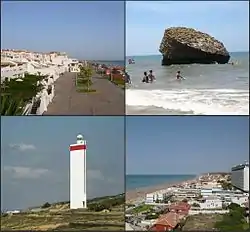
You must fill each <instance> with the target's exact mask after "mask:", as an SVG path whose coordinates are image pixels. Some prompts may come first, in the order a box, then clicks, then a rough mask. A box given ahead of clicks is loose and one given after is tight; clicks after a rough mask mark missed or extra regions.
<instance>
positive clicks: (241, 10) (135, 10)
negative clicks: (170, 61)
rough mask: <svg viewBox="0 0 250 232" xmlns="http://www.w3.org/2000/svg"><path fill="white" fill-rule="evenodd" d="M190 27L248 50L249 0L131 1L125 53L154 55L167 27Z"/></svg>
mask: <svg viewBox="0 0 250 232" xmlns="http://www.w3.org/2000/svg"><path fill="white" fill-rule="evenodd" d="M176 26H184V27H191V28H194V29H197V30H200V31H202V32H205V33H208V34H210V35H212V36H213V37H215V38H216V39H218V40H220V41H222V42H223V43H224V45H225V47H226V48H227V50H228V51H229V52H241V51H249V2H248V1H165V2H164V1H129V2H127V4H126V55H127V56H131V55H154V54H160V53H159V51H158V50H159V46H160V43H161V40H162V37H163V34H164V30H165V29H166V28H169V27H176Z"/></svg>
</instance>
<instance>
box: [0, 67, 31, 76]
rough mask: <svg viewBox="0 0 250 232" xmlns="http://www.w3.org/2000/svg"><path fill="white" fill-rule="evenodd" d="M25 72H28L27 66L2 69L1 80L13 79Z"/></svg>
mask: <svg viewBox="0 0 250 232" xmlns="http://www.w3.org/2000/svg"><path fill="white" fill-rule="evenodd" d="M25 72H27V67H26V65H22V66H15V67H6V68H1V78H5V77H12V76H14V75H18V74H22V73H25Z"/></svg>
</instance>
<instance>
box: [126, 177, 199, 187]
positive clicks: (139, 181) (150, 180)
mask: <svg viewBox="0 0 250 232" xmlns="http://www.w3.org/2000/svg"><path fill="white" fill-rule="evenodd" d="M196 177H197V176H196V175H126V191H129V190H135V189H137V188H144V187H154V186H158V185H161V184H171V183H178V182H182V181H186V180H191V179H194V178H196Z"/></svg>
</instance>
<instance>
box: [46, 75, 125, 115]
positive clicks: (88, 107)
mask: <svg viewBox="0 0 250 232" xmlns="http://www.w3.org/2000/svg"><path fill="white" fill-rule="evenodd" d="M75 78H76V73H65V74H64V75H63V76H61V77H60V78H59V79H58V80H57V81H56V83H55V97H54V98H53V101H52V103H51V104H49V106H48V111H47V112H45V113H44V115H124V114H125V94H124V90H123V89H121V88H119V87H117V86H115V85H114V84H113V83H111V82H110V81H108V80H106V79H103V78H102V77H98V76H96V77H93V79H92V80H93V85H92V88H93V89H95V90H96V92H95V93H80V92H77V90H76V86H75Z"/></svg>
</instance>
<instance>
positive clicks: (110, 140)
mask: <svg viewBox="0 0 250 232" xmlns="http://www.w3.org/2000/svg"><path fill="white" fill-rule="evenodd" d="M117 132H119V133H117ZM79 133H81V134H82V135H83V136H84V137H85V139H86V140H87V148H88V150H87V197H88V198H92V197H98V196H106V195H113V194H120V193H123V192H124V165H125V164H124V160H125V157H124V119H123V117H111V116H110V117H109V116H107V117H98V116H91V117H88V116H82V117H74V116H70V117H64V116H59V117H57V116H54V117H26V116H25V117H1V161H2V162H1V198H2V199H1V200H2V202H1V203H2V204H1V208H2V209H3V210H6V209H24V208H27V207H33V206H39V205H42V204H44V203H45V202H50V203H53V202H58V201H67V200H69V145H70V144H74V143H76V136H77V135H78V134H79Z"/></svg>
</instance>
